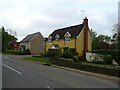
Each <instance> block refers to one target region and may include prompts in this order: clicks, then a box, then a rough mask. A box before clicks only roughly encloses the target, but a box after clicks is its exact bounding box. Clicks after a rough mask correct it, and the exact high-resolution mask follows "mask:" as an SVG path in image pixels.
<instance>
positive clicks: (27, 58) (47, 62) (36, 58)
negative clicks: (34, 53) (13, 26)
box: [23, 57, 51, 65]
mask: <svg viewBox="0 0 120 90" xmlns="http://www.w3.org/2000/svg"><path fill="white" fill-rule="evenodd" d="M23 59H24V60H29V61H33V62H40V63H41V64H46V65H51V62H50V60H49V59H48V58H39V57H26V58H23Z"/></svg>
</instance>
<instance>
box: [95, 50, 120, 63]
mask: <svg viewBox="0 0 120 90" xmlns="http://www.w3.org/2000/svg"><path fill="white" fill-rule="evenodd" d="M93 53H98V54H102V55H110V56H111V58H112V59H114V60H115V61H116V62H117V63H118V64H119V65H120V50H105V49H102V50H93Z"/></svg>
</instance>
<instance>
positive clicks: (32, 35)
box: [21, 32, 40, 43]
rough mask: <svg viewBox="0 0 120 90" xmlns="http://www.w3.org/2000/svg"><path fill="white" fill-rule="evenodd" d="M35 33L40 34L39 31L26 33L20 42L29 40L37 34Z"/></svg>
mask: <svg viewBox="0 0 120 90" xmlns="http://www.w3.org/2000/svg"><path fill="white" fill-rule="evenodd" d="M37 34H40V32H37V33H33V34H29V35H27V36H26V37H25V38H24V39H23V40H22V41H21V42H22V43H24V42H30V41H31V40H32V39H33V38H34V36H35V35H37Z"/></svg>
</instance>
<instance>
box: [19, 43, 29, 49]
mask: <svg viewBox="0 0 120 90" xmlns="http://www.w3.org/2000/svg"><path fill="white" fill-rule="evenodd" d="M22 45H24V46H25V49H30V42H25V43H20V46H22Z"/></svg>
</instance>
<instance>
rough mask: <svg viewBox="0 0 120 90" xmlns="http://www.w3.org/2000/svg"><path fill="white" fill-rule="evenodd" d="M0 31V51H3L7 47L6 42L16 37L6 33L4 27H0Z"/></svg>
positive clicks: (14, 39)
mask: <svg viewBox="0 0 120 90" xmlns="http://www.w3.org/2000/svg"><path fill="white" fill-rule="evenodd" d="M0 31H1V33H2V51H5V50H6V49H8V47H9V45H8V43H9V42H10V41H16V40H17V38H16V37H14V36H12V35H10V34H8V32H6V31H5V28H4V27H1V29H0Z"/></svg>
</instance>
